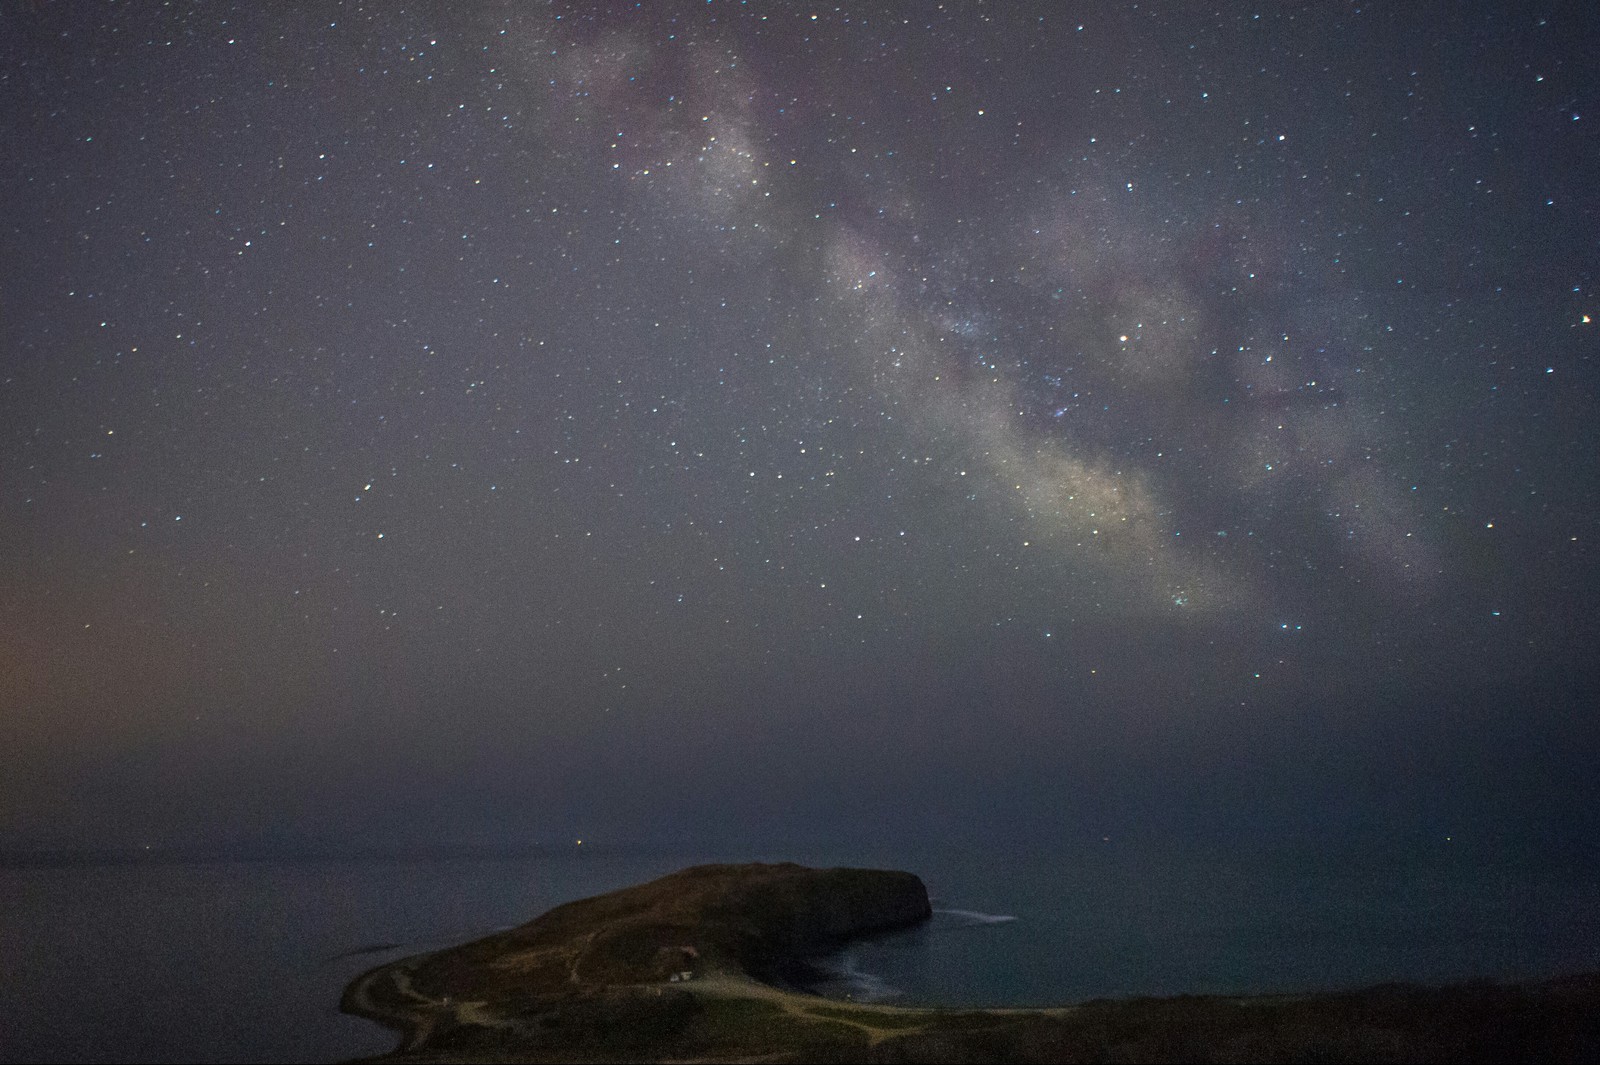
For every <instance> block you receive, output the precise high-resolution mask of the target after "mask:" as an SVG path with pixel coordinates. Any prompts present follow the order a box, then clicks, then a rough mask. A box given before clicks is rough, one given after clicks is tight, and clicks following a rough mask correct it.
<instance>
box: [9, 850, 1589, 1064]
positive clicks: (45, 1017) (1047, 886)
mask: <svg viewBox="0 0 1600 1065" xmlns="http://www.w3.org/2000/svg"><path fill="white" fill-rule="evenodd" d="M785 858H793V859H795V860H799V861H802V862H805V863H806V864H813V865H829V864H849V865H875V866H886V867H897V868H906V869H911V870H912V871H915V872H917V873H919V874H921V875H922V876H923V878H924V880H926V881H927V883H928V886H929V889H930V893H931V894H932V895H933V897H934V905H935V908H936V913H935V916H934V919H933V921H931V922H929V924H928V925H927V926H925V927H923V928H920V929H918V930H914V931H911V932H906V933H899V934H895V935H890V936H884V937H880V938H876V939H873V940H869V941H866V942H863V943H859V944H856V945H854V946H852V947H850V948H849V949H848V950H846V951H845V952H843V953H841V954H840V955H838V956H836V957H835V958H833V959H830V960H829V961H828V962H827V967H828V968H829V969H830V970H831V971H832V972H833V974H834V978H833V979H831V980H830V981H828V982H827V984H826V985H825V986H824V987H822V988H821V990H824V991H825V992H827V993H829V994H835V995H839V996H841V997H843V996H850V997H853V998H858V999H862V998H865V999H877V1000H881V1001H886V1002H891V1003H905V1004H910V1003H941V1004H956V1003H968V1004H973V1005H1042V1004H1050V1003H1062V1002H1068V1001H1075V1000H1082V999H1087V998H1092V997H1098V996H1116V995H1134V994H1173V993H1179V992H1196V993H1207V992H1255V991H1303V990H1314V989H1326V988H1337V987H1347V986H1354V985H1361V984H1370V983H1376V982H1382V981H1389V980H1412V981H1428V982H1439V981H1450V980H1461V979H1471V978H1477V977H1488V978H1500V979H1517V978H1540V977H1545V976H1551V975H1556V974H1559V973H1564V972H1575V971H1581V970H1585V969H1596V968H1600V890H1597V887H1600V884H1597V882H1596V878H1595V877H1594V876H1593V875H1592V873H1591V872H1586V871H1574V870H1567V871H1564V872H1561V873H1559V874H1553V873H1550V872H1548V871H1545V872H1534V871H1530V870H1525V869H1522V868H1520V867H1518V866H1517V865H1515V864H1514V863H1505V862H1496V861H1493V860H1487V859H1480V858H1462V857H1456V856H1453V855H1450V854H1448V853H1446V854H1443V855H1440V856H1436V857H1435V858H1431V859H1430V860H1428V861H1425V862H1413V863H1409V864H1403V865H1396V864H1395V863H1394V862H1393V861H1391V860H1389V859H1385V860H1382V861H1379V860H1377V859H1374V860H1373V861H1371V862H1367V863H1363V862H1360V861H1351V860H1350V859H1349V858H1348V856H1342V857H1341V858H1340V859H1339V860H1337V861H1332V860H1330V861H1326V862H1318V861H1315V860H1311V861H1307V860H1304V859H1294V860H1286V859H1274V858H1270V857H1263V856H1260V855H1256V856H1251V857H1242V856H1236V855H1226V854H1222V855H1210V856H1200V857H1196V856H1194V855H1184V856H1174V855H1172V854H1164V853H1162V852H1160V851H1150V850H1144V851H1130V850H1124V849H1121V848H1119V847H1115V846H1111V845H1106V846H1103V847H1089V846H1085V847H1082V848H1078V849H1074V850H1071V851H1054V852H1051V853H1049V854H1022V855H1016V854H1011V855H994V854H985V853H980V852H974V851H971V850H961V851H957V850H950V851H937V850H932V851H929V850H919V851H915V852H897V851H895V850H894V849H892V848H887V849H878V850H874V851H858V850H853V851H848V852H845V851H840V852H829V851H827V850H814V849H813V850H802V851H797V852H787V853H783V854H747V853H737V854H736V853H717V854H687V853H665V852H651V853H644V852H613V853H590V854H583V855H581V856H579V855H576V854H572V853H567V852H562V853H558V854H549V855H544V856H536V857H525V858H508V859H500V860H481V859H473V860H462V859H428V860H423V859H417V860H362V861H332V860H298V861H282V860H275V861H253V862H204V863H149V864H143V863H134V864H129V863H120V864H101V865H93V864H79V865H62V866H54V867H37V866H35V867H15V868H0V901H3V903H4V905H0V957H3V960H4V964H3V965H0V1016H4V1017H5V1018H6V1023H5V1025H4V1031H3V1034H0V1061H7V1062H20V1061H55V1062H62V1061H111V1060H119V1061H230V1062H232V1061H237V1062H250V1061H275V1060H310V1061H319V1060H320V1061H332V1060H339V1059H345V1058H351V1057H357V1056H361V1055H367V1054H374V1053H380V1052H382V1051H384V1050H387V1049H390V1048H391V1047H392V1046H393V1045H394V1039H393V1037H392V1036H391V1035H390V1034H389V1033H388V1032H386V1031H384V1030H382V1029H380V1028H378V1027H377V1026H375V1025H372V1024H370V1023H368V1022H366V1021H361V1020H357V1019H355V1018H351V1017H346V1016H343V1015H342V1014H340V1013H339V1012H338V1000H339V993H340V991H341V989H342V988H343V987H344V985H345V983H347V982H348V981H349V980H350V979H351V978H352V977H354V976H355V975H357V974H358V973H360V972H362V971H363V970H365V969H367V968H370V967H372V966H374V965H377V964H379V963H381V962H383V961H386V960H390V959H392V958H396V957H400V956H403V955H405V954H409V953H415V952H418V951H424V950H430V949H436V948H438V947H442V946H447V945H450V944H452V943H457V942H461V941H463V940H466V939H470V938H473V937H476V936H479V935H483V934H487V933H489V932H491V931H494V930H496V929H499V928H503V927H506V926H509V925H513V924H517V923H520V922H522V921H526V920H528V919H530V918H532V917H534V916H537V915H538V914H539V913H542V912H544V911H545V910H547V909H549V908H550V907H552V906H555V905H557V904H559V903H561V902H565V901H568V900H571V899H574V898H582V897H585V896H588V895H593V894H597V893H599V892H603V891H608V890H612V889H614V888H618V887H624V886H627V885H629V884H633V883H638V882H641V881H644V880H647V879H651V878H653V877H655V876H659V875H662V874H664V873H667V872H671V871H673V870H675V869H678V868H681V867H683V866H685V865H689V864H694V863H696V862H700V861H708V860H724V861H744V860H769V861H772V860H781V859H785Z"/></svg>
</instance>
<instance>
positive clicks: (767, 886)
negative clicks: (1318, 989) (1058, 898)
mask: <svg viewBox="0 0 1600 1065" xmlns="http://www.w3.org/2000/svg"><path fill="white" fill-rule="evenodd" d="M930 912H931V910H930V908H929V904H928V893H927V889H926V888H925V887H924V886H923V884H922V881H921V880H919V879H918V878H917V877H915V876H913V875H912V874H910V873H900V872H886V871H878V870H870V869H807V868H804V867H802V866H798V865H787V864H786V865H705V866H697V867H695V868H692V869H685V870H683V871H682V872H679V873H674V874H672V875H671V876H666V877H662V878H661V879H660V880H654V881H651V882H650V883H648V884H641V885H639V886H637V887H631V888H626V889H624V890H622V891H615V892H612V893H611V894H608V895H600V896H598V897H596V898H592V899H583V900H580V901H578V902H571V903H568V904H566V905H565V906H558V907H557V908H555V909H554V910H551V911H550V912H549V913H547V914H545V915H544V916H543V917H540V918H538V919H537V920H535V921H532V922H530V923H528V924H525V925H522V926H521V927H518V928H514V929H511V930H510V931H507V932H502V933H499V934H497V935H493V936H489V937H488V938H485V939H480V940H477V941H475V942H472V943H467V944H464V945H462V946H459V947H452V948H450V949H448V950H443V951H439V952H438V953H435V954H425V955H418V956H416V957H412V958H406V959H403V960H401V961H397V962H393V963H390V964H388V965H384V966H381V967H379V968H377V969H373V970H372V971H370V972H368V973H365V974H363V975H362V976H360V977H358V978H357V979H356V980H354V981H353V982H352V983H351V984H350V986H349V987H347V988H346V989H345V992H344V998H343V1000H342V1002H341V1008H343V1009H344V1010H345V1012H347V1013H353V1014H356V1015H358V1016H362V1017H367V1018H370V1019H372V1020H375V1021H377V1022H379V1023H380V1024H384V1025H387V1026H389V1027H391V1028H394V1029H396V1030H398V1031H399V1032H400V1033H401V1034H402V1041H401V1045H400V1047H399V1049H397V1050H396V1051H394V1052H393V1053H392V1054H388V1055H385V1056H384V1057H383V1058H381V1059H377V1060H382V1061H485V1062H488V1061H685V1060H695V1061H711V1062H720V1061H772V1062H784V1061H824V1062H834V1061H838V1062H855V1061H866V1062H989V1061H995V1062H998V1061H1008V1062H1012V1061H1015V1062H1057V1061H1129V1062H1132V1061H1440V1060H1450V1061H1485V1062H1488V1061H1496V1062H1500V1061H1590V1062H1593V1061H1600V974H1591V975H1586V976H1580V977H1569V978H1565V979H1561V980H1552V981H1548V982H1545V983H1540V984H1528V985H1517V986H1501V985H1493V984H1469V985H1461V986H1456V987H1448V988H1420V987H1409V986H1384V987H1375V988H1369V989H1365V990H1361V991H1351V992H1342V993H1334V994H1321V995H1299V996H1276V995H1267V996H1251V997H1244V998H1224V997H1215V996H1212V997H1198V996H1183V997H1179V998H1167V999H1130V1000H1126V1001H1116V1002H1110V1001H1096V1002H1088V1003H1084V1004H1082V1005H1078V1006H1067V1007H1063V1008H1060V1009H1044V1010H1007V1009H984V1010H960V1009H900V1008H895V1007H888V1006H865V1005H857V1004H853V1003H848V1002H837V1001H833V1000H828V999H822V998H818V997H816V996H814V995H808V994H804V993H800V992H795V991H789V990H784V989H782V988H780V987H776V986H773V984H772V983H770V982H768V980H767V978H768V977H770V976H771V974H773V973H776V972H780V971H783V970H785V969H786V968H790V967H792V966H794V965H796V964H798V963H802V962H803V960H804V959H805V958H807V957H814V956H816V955H818V954H821V953H824V952H826V951H828V950H830V949H833V948H836V947H837V946H839V945H840V944H841V943H843V942H845V941H846V940H848V939H851V938H854V937H858V936H863V935H868V934H872V933H875V932H883V931H889V930H892V929H896V928H903V927H906V926H909V925H913V924H916V923H917V922H919V921H922V920H925V919H926V918H927V917H928V916H929V914H930Z"/></svg>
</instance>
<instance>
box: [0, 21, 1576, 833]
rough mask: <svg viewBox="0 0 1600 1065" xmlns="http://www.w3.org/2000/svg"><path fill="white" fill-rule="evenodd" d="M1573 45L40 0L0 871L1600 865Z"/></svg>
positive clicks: (7, 155)
mask: <svg viewBox="0 0 1600 1065" xmlns="http://www.w3.org/2000/svg"><path fill="white" fill-rule="evenodd" d="M1597 54H1600V26H1597V23H1596V20H1595V16H1594V15H1593V12H1592V11H1591V10H1590V9H1589V7H1588V5H1586V4H1582V3H1572V4H1559V3H1557V4H1547V5H1545V6H1543V7H1536V8H1530V7H1526V6H1525V5H1521V4H1509V3H1506V4H1492V3H1485V4H1474V3H1451V4H1424V3H1399V4H1384V3H1371V4H1367V3H1354V4H1352V3H1333V2H1316V3H1306V4H1275V3H1262V4H1258V5H1255V6H1250V5H1244V4H1234V3H1223V4H1220V5H1204V6H1202V5H1198V4H1169V5H1158V4H1149V3H1136V4H1135V3H1116V4H1113V3H1093V4H1083V5H1074V4H1067V3H1024V2H1021V0H1018V2H1005V3H989V4H984V3H981V2H965V3H956V2H947V3H943V4H937V3H933V2H928V3H888V4H886V3H868V4H859V5H857V4H850V5H844V6H834V5H832V4H827V5H804V4H795V3H757V2H754V0H751V2H747V3H739V2H733V0H713V2H709V3H696V4H691V3H659V4H658V3H654V2H651V3H646V4H641V5H637V6H634V5H625V4H620V3H618V4H603V3H591V4H579V3H556V4H543V3H511V2H482V3H479V2H471V3H377V2H368V3H354V2H344V3H306V4H233V3H199V2H186V0H169V2H166V3H159V4H158V3H155V2H153V0H152V2H105V0H97V2H88V0H85V2H82V3H67V2H60V3H56V2H51V0H43V2H37V3H24V2H20V0H19V2H8V3H5V4H4V6H3V7H0V97H3V103H0V158H3V159H4V160H5V163H4V165H3V166H0V202H3V204H4V208H3V214H0V222H3V227H0V232H3V234H4V242H5V245H4V255H3V256H0V770H3V771H0V843H3V844H6V845H11V846H36V845H38V846H42V845H52V846H56V845H60V846H117V847H124V846H126V847H133V846H142V845H145V844H151V845H159V846H172V845H190V844H197V843H208V842H209V843H231V844H240V845H247V844H250V843H251V842H252V841H256V842H259V841H262V840H284V839H321V840H330V839H331V840H339V841H347V842H348V843H349V844H350V845H352V846H354V845H357V844H359V843H363V842H371V841H375V840H420V841H442V842H462V841H470V842H494V843H517V842H520V841H532V840H537V841H543V842H552V843H553V842H559V841H570V839H572V838H574V837H576V836H584V837H586V838H594V839H597V840H602V841H618V842H653V843H663V842H664V843H672V842H675V841H687V840H706V839H709V840H732V839H751V840H757V841H774V840H781V839H789V838H810V839H820V840H830V839H861V838H876V837H877V836H892V837H896V838H902V839H929V840H933V839H938V838H942V837H946V836H953V837H957V838H961V839H970V840H974V841H981V840H992V839H1008V840H1013V841H1015V840H1028V839H1043V838H1050V839H1075V838H1079V837H1081V838H1084V839H1095V840H1098V839H1101V838H1102V837H1104V836H1107V835H1112V836H1115V837H1117V838H1123V837H1127V836H1134V837H1155V836H1163V835H1164V836H1170V837H1173V838H1197V837H1203V838H1222V839H1239V838H1246V837H1255V836H1266V837H1274V838H1280V837H1281V838H1299V837H1304V836H1308V835H1328V836H1337V837H1341V838H1343V837H1350V838H1369V837H1370V838H1374V839H1392V840H1413V841H1422V840H1438V839H1443V838H1444V837H1445V836H1447V835H1448V836H1451V837H1453V838H1456V839H1464V840H1471V839H1474V838H1482V839H1486V840H1491V841H1501V842H1504V841H1507V840H1519V839H1520V840H1524V841H1527V840H1533V841H1535V843H1536V845H1537V846H1539V847H1542V848H1544V850H1546V851H1549V852H1551V853H1559V852H1561V851H1562V850H1563V849H1564V848H1568V847H1570V846H1572V845H1574V841H1582V840H1589V841H1590V845H1592V836H1591V833H1593V832H1594V831H1596V830H1597V829H1600V814H1597V813H1596V810H1597V809H1600V783H1597V780H1596V777H1597V774H1596V773H1595V771H1594V762H1595V760H1596V759H1600V727H1597V724H1596V721H1595V716H1594V715H1595V712H1596V711H1595V708H1594V704H1593V699H1592V697H1593V695H1594V693H1595V692H1596V691H1600V686H1597V684H1596V677H1597V673H1596V670H1595V668H1594V666H1593V665H1592V664H1589V663H1587V662H1586V659H1587V658H1589V657H1591V656H1592V655H1593V653H1594V648H1595V647H1596V645H1597V635H1600V626H1597V624H1596V620H1595V618H1596V599H1597V593H1600V580H1597V575H1600V574H1597V567H1596V562H1597V558H1600V555H1597V551H1596V545H1597V544H1600V527H1597V516H1600V499H1597V486H1596V474H1595V468H1596V463H1595V456H1596V454H1597V451H1600V439H1597V438H1600V432H1597V424H1600V423H1597V421H1596V415H1597V413H1600V404H1597V395H1596V387H1597V383H1600V374H1597V370H1600V367H1597V365H1596V351H1597V340H1596V338H1597V337H1600V323H1596V322H1591V317H1593V318H1595V319H1600V292H1597V286H1600V276H1597V273H1600V137H1597V135H1596V130H1597V129H1600V84H1597V78H1596V75H1595V66H1594V57H1595V56H1596V55H1597Z"/></svg>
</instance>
